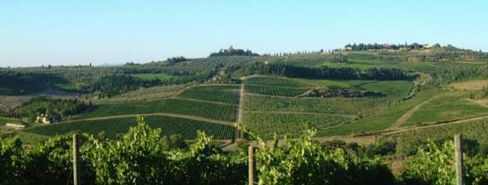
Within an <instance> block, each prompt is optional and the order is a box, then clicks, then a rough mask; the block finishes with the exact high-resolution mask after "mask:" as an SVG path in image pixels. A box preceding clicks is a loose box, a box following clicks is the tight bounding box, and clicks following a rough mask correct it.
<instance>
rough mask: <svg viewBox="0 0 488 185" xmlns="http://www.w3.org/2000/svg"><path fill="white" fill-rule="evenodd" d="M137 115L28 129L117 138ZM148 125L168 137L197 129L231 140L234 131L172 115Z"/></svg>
mask: <svg viewBox="0 0 488 185" xmlns="http://www.w3.org/2000/svg"><path fill="white" fill-rule="evenodd" d="M135 118H136V117H135V116H134V117H128V118H114V119H105V120H92V121H78V122H76V121H75V122H70V123H63V124H57V125H52V126H40V127H34V128H30V129H27V130H26V132H28V133H34V134H39V135H45V136H55V135H63V134H67V133H71V132H74V131H79V132H83V133H91V134H95V135H96V134H99V133H104V134H105V135H106V136H107V137H110V138H115V137H116V136H117V135H118V134H121V133H125V132H127V131H128V130H129V128H130V127H134V126H135V125H136V123H135V122H134V120H135ZM145 119H146V121H147V122H148V125H149V126H151V127H153V128H160V129H161V130H162V134H163V135H166V136H170V135H174V134H178V135H181V136H182V137H183V138H184V139H195V137H196V134H197V131H199V130H200V131H204V132H205V133H206V134H207V135H209V136H213V138H215V139H231V138H232V137H233V134H234V127H233V126H227V125H222V124H213V123H207V122H203V121H196V120H188V119H180V118H172V117H165V116H147V117H145Z"/></svg>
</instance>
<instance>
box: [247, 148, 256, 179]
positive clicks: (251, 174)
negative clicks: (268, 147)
mask: <svg viewBox="0 0 488 185" xmlns="http://www.w3.org/2000/svg"><path fill="white" fill-rule="evenodd" d="M255 151H256V148H255V147H254V146H249V148H248V157H249V161H248V166H249V168H248V181H249V185H253V184H254V175H255V174H256V163H255V161H254V153H255Z"/></svg>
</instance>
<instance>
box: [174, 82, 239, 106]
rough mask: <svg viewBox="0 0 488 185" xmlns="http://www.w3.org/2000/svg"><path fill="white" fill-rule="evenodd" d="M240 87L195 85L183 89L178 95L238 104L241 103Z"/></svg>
mask: <svg viewBox="0 0 488 185" xmlns="http://www.w3.org/2000/svg"><path fill="white" fill-rule="evenodd" d="M239 87H240V86H239V85H211V86H195V87H192V88H190V89H188V90H185V91H183V92H182V93H181V94H179V95H178V97H179V98H186V99H197V100H204V101H214V102H222V103H228V104H232V105H237V104H238V103H239Z"/></svg>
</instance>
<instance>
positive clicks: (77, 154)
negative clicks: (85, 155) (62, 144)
mask: <svg viewBox="0 0 488 185" xmlns="http://www.w3.org/2000/svg"><path fill="white" fill-rule="evenodd" d="M79 145H80V137H79V136H78V134H74V135H73V184H74V185H79V181H80V175H81V174H80V165H79V164H78V161H79V157H80V152H79V148H78V147H79Z"/></svg>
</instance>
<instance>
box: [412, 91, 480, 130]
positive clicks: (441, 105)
mask: <svg viewBox="0 0 488 185" xmlns="http://www.w3.org/2000/svg"><path fill="white" fill-rule="evenodd" d="M487 113H488V108H487V107H483V106H480V105H477V104H474V103H472V102H470V101H469V100H468V97H467V95H466V93H462V92H460V93H459V92H457V93H455V94H454V95H451V96H442V97H439V98H436V99H434V100H432V101H430V102H429V103H427V104H426V105H424V106H422V107H421V108H420V109H419V110H417V111H416V112H415V113H414V114H413V115H412V117H411V118H410V119H409V120H408V121H407V122H406V124H405V125H406V126H408V125H416V124H426V123H432V122H442V121H448V120H453V119H463V118H469V117H473V116H477V115H482V114H487Z"/></svg>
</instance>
